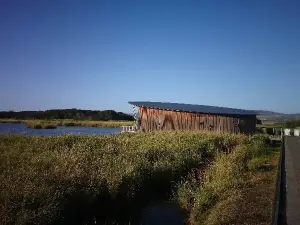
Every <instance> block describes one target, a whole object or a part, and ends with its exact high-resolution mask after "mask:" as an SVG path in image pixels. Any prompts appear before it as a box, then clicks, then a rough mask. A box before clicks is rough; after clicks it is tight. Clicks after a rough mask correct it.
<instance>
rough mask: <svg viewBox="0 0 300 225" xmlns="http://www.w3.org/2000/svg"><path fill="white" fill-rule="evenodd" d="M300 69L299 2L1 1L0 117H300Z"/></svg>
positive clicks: (229, 0) (153, 0)
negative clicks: (251, 113) (208, 112)
mask: <svg viewBox="0 0 300 225" xmlns="http://www.w3.org/2000/svg"><path fill="white" fill-rule="evenodd" d="M298 2H299V1H298ZM299 72H300V2H299V3H297V1H276V0H270V1H265V0H251V1H250V0H245V1H243V0H236V1H231V0H226V1H225V0H220V1H212V0H209V1H200V0H198V1H196V0H195V1H189V0H182V1H177V0H169V1H168V0H161V1H155V0H149V1H146V0H137V1H131V0H126V1H125V0H120V1H114V0H106V1H100V0H99V1H96V0H95V1H83V0H82V1H75V0H70V1H63V0H52V1H50V0H49V1H46V0H45V1H41V0H36V1H32V0H26V1H24V0H19V1H16V0H2V1H0V110H45V109H52V108H81V109H99V110H103V109H114V110H117V111H124V112H131V107H130V106H129V105H128V104H127V102H128V101H131V100H144V101H167V102H180V103H191V104H203V105H214V106H225V107H234V108H245V109H266V110H273V111H279V112H286V113H293V112H294V113H296V112H298V113H299V112H300V88H299V86H300V73H299Z"/></svg>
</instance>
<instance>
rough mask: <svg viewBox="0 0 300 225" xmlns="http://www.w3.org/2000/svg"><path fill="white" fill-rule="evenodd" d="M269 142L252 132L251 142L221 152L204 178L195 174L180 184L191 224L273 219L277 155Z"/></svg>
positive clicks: (179, 193)
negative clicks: (224, 152)
mask: <svg viewBox="0 0 300 225" xmlns="http://www.w3.org/2000/svg"><path fill="white" fill-rule="evenodd" d="M267 143H268V140H267V139H266V138H265V137H264V136H261V135H255V136H252V141H251V144H243V145H238V146H237V147H236V148H235V150H234V151H233V152H232V153H230V154H219V155H218V156H217V157H216V158H215V161H214V162H213V163H212V164H211V166H210V167H209V168H208V169H207V170H206V171H205V173H204V174H202V176H201V179H197V177H195V176H194V174H192V176H190V177H189V176H187V179H185V180H184V181H182V182H181V183H180V184H179V186H178V189H177V200H178V202H179V204H180V205H181V207H182V208H183V209H185V211H186V212H187V214H188V216H187V217H188V218H187V220H188V222H189V223H190V224H207V225H217V224H224V225H225V224H228V225H232V224H248V225H250V224H253V225H254V224H270V223H271V210H272V203H273V197H274V193H275V181H276V180H275V179H276V169H275V168H276V167H275V166H272V165H270V164H269V163H270V160H273V158H274V156H273V155H272V154H271V153H272V151H273V149H272V148H270V146H269V145H268V144H267ZM271 156H273V157H271ZM275 157H276V155H275ZM277 160H278V155H277ZM273 163H274V162H273ZM277 163H278V161H276V160H275V165H276V164H277ZM263 170H265V171H264V172H266V173H264V172H262V171H263Z"/></svg>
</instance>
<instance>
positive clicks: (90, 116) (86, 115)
mask: <svg viewBox="0 0 300 225" xmlns="http://www.w3.org/2000/svg"><path fill="white" fill-rule="evenodd" d="M0 118H1V119H40V120H53V119H73V120H104V121H107V120H130V121H133V120H134V118H133V116H131V115H128V114H125V113H122V112H116V111H114V110H103V111H99V110H82V109H51V110H46V111H20V112H14V111H2V112H0Z"/></svg>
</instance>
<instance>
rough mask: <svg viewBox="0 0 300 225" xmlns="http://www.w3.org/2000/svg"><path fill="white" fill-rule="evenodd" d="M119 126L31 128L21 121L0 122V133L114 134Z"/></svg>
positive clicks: (118, 129)
mask: <svg viewBox="0 0 300 225" xmlns="http://www.w3.org/2000/svg"><path fill="white" fill-rule="evenodd" d="M120 131H121V129H120V128H102V127H64V126H61V127H60V126H58V127H57V128H56V129H33V128H27V127H26V126H25V124H22V123H0V134H26V135H38V136H51V135H63V134H75V135H95V134H115V133H120Z"/></svg>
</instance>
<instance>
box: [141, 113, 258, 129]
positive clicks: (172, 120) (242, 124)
mask: <svg viewBox="0 0 300 225" xmlns="http://www.w3.org/2000/svg"><path fill="white" fill-rule="evenodd" d="M139 114H140V119H141V129H142V130H143V131H148V132H149V131H158V130H163V131H170V130H190V131H200V130H212V131H218V132H229V133H240V132H241V133H254V132H255V127H256V116H254V115H249V116H245V115H244V116H238V115H211V114H201V113H191V112H179V111H168V110H160V109H151V108H145V107H140V108H139Z"/></svg>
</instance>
